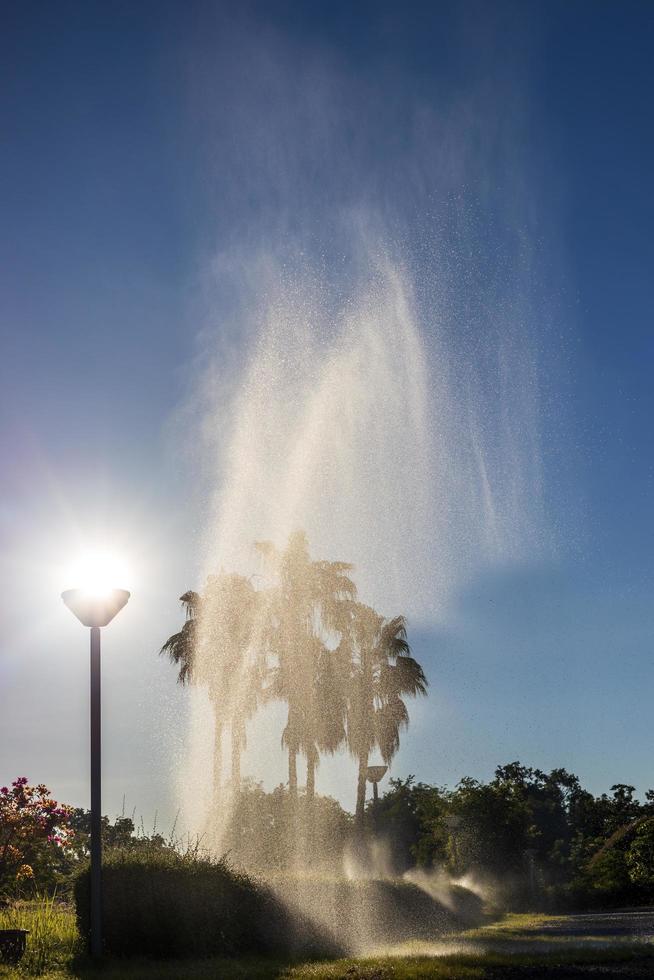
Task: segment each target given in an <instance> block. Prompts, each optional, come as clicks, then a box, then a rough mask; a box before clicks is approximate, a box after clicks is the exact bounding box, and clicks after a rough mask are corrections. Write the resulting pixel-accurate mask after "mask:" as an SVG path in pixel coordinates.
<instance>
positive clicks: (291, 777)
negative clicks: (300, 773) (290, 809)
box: [288, 745, 297, 801]
mask: <svg viewBox="0 0 654 980" xmlns="http://www.w3.org/2000/svg"><path fill="white" fill-rule="evenodd" d="M288 792H289V795H290V797H291V800H293V801H297V748H296V746H295V745H289V747H288Z"/></svg>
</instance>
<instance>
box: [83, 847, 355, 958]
mask: <svg viewBox="0 0 654 980" xmlns="http://www.w3.org/2000/svg"><path fill="white" fill-rule="evenodd" d="M102 887H103V920H102V921H103V938H104V947H105V951H106V952H107V953H110V954H112V955H115V956H151V957H157V958H160V959H168V958H171V957H208V956H236V955H242V954H245V953H264V954H273V955H277V956H289V955H291V956H293V955H305V956H306V955H314V954H318V953H320V954H324V955H329V954H332V953H334V952H337V951H338V949H337V948H336V947H335V946H334V944H333V943H332V942H330V941H326V940H325V939H324V938H323V937H322V935H321V934H320V931H319V930H318V929H316V928H315V927H314V926H312V924H311V923H310V922H309V921H307V920H306V918H305V917H304V916H303V914H302V911H301V910H300V909H295V910H289V909H287V908H286V907H285V905H284V904H283V902H282V901H280V899H279V898H278V897H276V896H275V895H274V894H273V893H272V891H270V890H269V889H268V888H266V887H264V886H262V885H260V884H259V883H257V882H255V881H253V880H252V879H251V878H249V877H248V876H247V875H245V874H241V873H238V872H236V871H234V870H232V869H231V868H230V867H229V866H228V865H227V864H226V863H225V862H214V861H211V860H208V859H201V858H198V857H196V856H190V857H185V856H181V855H179V854H177V853H175V852H174V851H154V852H148V853H135V852H130V851H127V852H125V853H118V854H112V855H109V856H108V857H107V859H106V861H105V863H104V866H103V877H102ZM75 906H76V912H77V923H78V927H79V931H80V934H81V936H82V937H85V938H88V935H89V931H90V874H89V871H88V869H86V870H85V871H83V872H81V873H80V875H79V876H78V878H77V880H76V883H75Z"/></svg>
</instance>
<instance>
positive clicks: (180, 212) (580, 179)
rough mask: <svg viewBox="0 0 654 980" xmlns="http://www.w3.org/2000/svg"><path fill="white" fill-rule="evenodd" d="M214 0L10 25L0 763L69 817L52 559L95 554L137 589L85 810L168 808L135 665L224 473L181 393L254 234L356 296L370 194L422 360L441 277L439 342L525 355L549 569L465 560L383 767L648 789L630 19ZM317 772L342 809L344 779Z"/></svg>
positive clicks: (642, 82) (448, 7) (640, 255)
mask: <svg viewBox="0 0 654 980" xmlns="http://www.w3.org/2000/svg"><path fill="white" fill-rule="evenodd" d="M230 7H231V8H232V9H231V10H230ZM234 7H235V5H228V4H220V3H215V4H208V3H206V4H205V3H198V2H189V3H184V4H182V3H166V2H163V3H162V2H160V3H150V2H142V3H139V4H129V3H114V4H111V5H103V4H96V3H90V4H89V3H64V2H61V3H57V4H41V3H29V4H20V5H13V7H12V8H11V9H10V10H7V11H5V24H4V30H3V37H2V40H1V41H0V44H1V45H2V52H1V63H2V66H3V67H2V75H3V84H2V86H1V90H2V94H1V95H0V118H1V120H2V123H1V125H2V131H3V134H4V136H5V139H4V141H3V142H4V150H3V154H2V159H1V160H0V169H1V171H2V174H1V180H0V184H1V186H2V214H3V223H2V234H1V238H0V248H1V249H2V252H1V261H0V269H1V270H2V271H1V273H0V275H1V284H2V287H1V293H2V332H3V357H2V359H1V362H0V372H1V379H0V399H1V405H2V410H1V413H0V436H1V439H2V446H3V453H2V458H1V460H0V467H1V473H2V497H1V500H0V541H1V544H2V555H3V557H2V563H1V565H0V568H1V570H2V576H3V595H4V597H5V604H4V606H5V608H4V610H3V615H2V617H1V618H0V635H1V636H2V642H1V644H0V651H1V652H0V781H2V780H6V779H9V778H13V777H14V776H15V775H18V774H23V772H24V773H25V774H26V775H28V776H30V777H31V778H33V779H35V780H42V779H43V780H46V781H48V782H49V783H50V784H51V785H52V787H53V789H54V790H55V791H56V792H57V793H58V794H59V795H60V796H62V797H64V798H66V799H70V800H71V801H72V802H80V803H81V802H84V800H85V794H86V752H85V741H84V740H85V724H86V701H85V698H86V675H85V670H86V659H85V650H84V647H83V643H84V638H83V636H82V635H80V632H79V630H78V629H77V628H76V624H75V623H74V622H73V621H72V620H71V622H68V619H67V618H66V616H65V611H63V612H62V611H61V610H60V608H59V605H58V604H59V599H58V588H59V586H58V584H57V583H56V581H55V578H56V575H55V573H54V572H51V568H52V567H53V566H55V565H56V564H57V563H58V562H59V561H61V562H65V556H62V552H65V551H67V550H68V549H69V548H71V549H72V548H73V547H76V546H77V542H78V540H83V539H85V538H86V537H90V538H93V537H98V536H100V537H108V538H110V539H111V540H112V541H114V542H116V543H117V544H119V545H124V546H125V548H127V549H128V550H130V551H131V553H132V554H136V556H137V559H136V565H137V567H140V568H141V573H142V574H141V581H140V583H138V584H140V586H141V588H140V591H139V589H138V588H137V587H136V585H135V589H134V592H135V595H134V599H135V600H136V599H137V597H138V596H140V598H141V601H140V602H134V601H133V603H132V606H131V608H129V611H126V612H125V613H124V615H123V619H122V620H121V621H117V622H116V624H115V626H114V627H113V628H112V633H111V634H109V633H107V646H108V647H110V645H111V644H112V643H113V644H115V651H116V652H115V654H114V660H113V661H112V660H111V659H110V654H109V651H108V653H107V660H106V663H105V680H106V697H107V713H106V722H105V725H106V727H105V737H106V746H107V748H106V768H105V774H106V798H107V800H108V803H107V806H108V808H111V807H113V808H114V809H116V808H119V807H120V800H121V798H122V795H123V793H125V794H126V795H127V797H128V801H129V803H130V804H131V805H132V806H136V807H137V808H139V809H141V810H142V811H143V812H144V813H146V814H151V813H152V812H153V811H154V809H156V808H159V809H160V810H161V811H162V812H164V813H169V812H172V811H174V807H175V803H174V795H175V794H174V788H173V787H174V780H175V777H174V772H173V770H174V769H175V767H176V766H178V765H179V764H180V761H181V757H182V756H183V752H184V740H183V734H181V730H182V729H183V727H184V724H185V722H186V712H187V707H186V702H185V697H186V695H185V693H184V692H180V691H179V690H177V689H176V688H175V686H174V684H173V677H172V674H171V672H170V670H169V669H167V668H166V666H165V664H163V663H162V662H160V661H159V660H158V659H157V657H156V651H157V649H158V647H159V646H160V644H161V641H162V639H163V638H165V636H166V635H167V634H168V633H169V632H170V630H171V629H172V628H173V627H174V626H175V625H176V623H177V622H178V618H179V611H178V608H177V606H176V601H175V600H176V597H177V595H179V594H180V593H181V591H183V590H184V589H185V588H186V587H188V585H189V584H191V583H193V582H194V581H196V578H197V576H198V575H199V573H200V568H201V562H202V557H201V555H202V547H203V545H202V541H203V534H204V531H203V528H204V527H205V522H206V514H207V505H208V503H207V502H208V500H209V499H210V497H211V494H212V492H213V491H215V490H216V489H217V488H216V487H211V486H207V483H206V474H204V475H203V467H202V461H201V460H200V461H198V455H201V445H202V439H201V437H200V435H199V430H200V428H201V425H200V423H199V422H198V421H197V415H198V403H197V398H196V395H195V392H196V391H197V388H198V386H199V380H198V379H199V378H200V377H201V376H202V369H203V366H204V363H205V361H206V358H207V351H208V350H209V349H212V350H213V349H214V348H215V349H216V350H218V351H220V352H222V354H224V353H225V351H228V352H229V357H230V364H232V363H233V364H234V365H235V366H236V368H237V369H238V368H239V367H240V366H242V365H243V364H247V361H248V357H249V352H250V345H251V342H252V335H251V329H250V328H249V327H248V326H246V323H247V322H249V320H248V318H251V317H252V315H253V313H252V304H253V296H256V287H255V286H254V285H253V283H252V279H253V276H255V275H256V271H255V272H254V273H253V269H254V270H256V269H257V262H258V261H259V259H260V256H261V254H262V252H265V253H266V254H270V253H272V254H274V256H275V260H276V261H278V262H279V263H281V264H284V263H287V264H291V265H292V264H293V263H294V262H297V261H298V255H301V256H303V257H304V258H303V260H302V261H305V260H306V261H307V262H310V263H311V264H312V265H313V266H319V267H320V269H321V270H322V272H323V273H324V276H325V277H326V279H327V280H328V281H329V282H334V281H336V280H339V277H340V278H344V279H348V278H349V277H350V276H353V275H354V274H353V273H352V271H351V269H352V265H353V264H354V261H355V259H356V254H355V253H356V246H355V245H353V244H352V238H351V227H352V226H351V224H350V223H348V222H347V221H344V220H343V214H344V213H345V212H347V213H352V212H353V211H355V212H359V211H361V210H363V211H365V212H366V214H369V213H374V214H375V216H376V218H377V219H378V220H379V221H380V223H381V224H383V226H384V228H385V230H386V234H387V235H388V237H389V238H390V240H391V242H392V249H393V250H394V252H396V253H401V254H402V255H403V256H404V257H405V258H406V262H407V264H408V265H409V266H410V268H411V269H412V270H413V272H414V275H415V279H416V282H417V288H416V292H417V304H418V306H419V308H420V310H421V313H422V319H423V322H424V323H425V324H426V327H425V332H426V334H427V336H426V343H427V344H428V345H429V343H430V337H429V326H428V325H429V322H430V321H429V311H430V309H431V304H432V301H433V298H434V296H435V295H437V299H438V300H439V302H441V303H443V304H445V305H447V309H448V312H447V315H446V321H447V330H448V331H450V333H449V334H448V336H450V335H451V336H455V335H456V336H457V337H459V338H461V337H465V338H467V339H466V341H465V344H463V345H462V347H461V348H460V350H461V351H463V353H464V354H465V351H466V350H468V351H469V350H471V349H474V345H475V342H476V338H475V331H476V330H477V329H478V325H479V324H483V323H485V322H486V320H487V319H490V320H491V321H493V322H494V318H495V319H496V320H497V322H498V323H500V327H498V329H503V327H502V326H501V324H503V322H504V318H505V315H506V312H507V311H510V314H511V315H510V319H511V322H512V323H514V322H515V325H516V326H515V329H516V330H517V329H518V327H519V328H520V330H522V329H523V328H524V331H525V332H526V334H528V337H529V344H530V350H532V351H535V352H536V356H537V359H538V363H539V371H540V393H539V404H538V414H539V428H540V432H539V437H540V443H539V447H540V448H539V453H540V456H541V462H542V468H543V476H542V483H540V484H539V487H538V494H540V495H541V496H542V498H543V503H542V508H543V512H544V514H545V517H544V518H543V521H542V526H541V525H539V529H538V537H539V539H540V541H541V543H542V541H543V540H544V541H545V544H544V546H543V548H542V553H540V552H539V554H538V555H537V556H534V560H533V561H524V560H523V561H522V562H521V563H520V564H517V565H507V564H506V563H504V564H502V565H501V566H499V565H498V566H491V567H489V566H487V565H483V566H481V565H480V566H479V567H478V568H476V569H475V570H474V572H472V573H471V574H470V575H469V576H467V578H466V579H465V580H462V581H461V582H460V583H459V585H458V586H457V592H456V596H455V597H454V598H453V600H452V603H451V608H450V612H449V614H448V617H447V622H443V623H440V624H439V625H438V627H433V628H427V626H423V625H422V624H417V625H416V630H415V634H414V640H415V646H416V650H417V651H419V653H420V656H421V657H422V659H424V661H425V663H426V666H427V669H428V673H429V676H430V679H431V682H432V695H431V697H430V699H429V701H427V702H425V703H424V704H421V705H420V706H419V707H418V708H417V709H416V711H415V716H414V725H413V730H412V732H411V733H410V735H409V736H407V738H406V739H405V743H404V745H403V748H402V750H401V753H400V756H399V758H398V760H397V762H396V764H395V771H396V772H397V773H398V774H405V773H407V772H416V773H417V774H418V775H419V776H420V777H421V778H424V779H426V780H431V781H435V782H450V783H452V782H454V781H455V780H456V778H458V776H460V775H464V774H468V775H474V776H478V777H480V778H486V777H488V776H489V775H490V774H491V773H492V769H493V767H494V765H495V764H499V763H502V762H506V761H509V760H511V759H514V758H520V759H521V761H523V762H525V763H527V764H533V765H539V766H542V767H545V768H547V767H550V766H552V767H553V766H559V765H564V766H566V767H567V768H568V769H570V770H572V771H574V772H576V773H577V774H578V775H579V776H580V777H581V778H582V780H584V781H585V782H587V783H588V785H589V786H590V787H591V788H592V789H593V790H595V791H598V792H599V791H601V790H603V789H606V788H608V786H609V785H611V783H613V782H615V781H631V782H633V783H634V784H636V785H637V787H638V790H639V792H643V791H644V790H645V789H646V788H648V787H649V786H650V785H652V782H653V781H654V777H653V776H651V774H650V762H649V752H648V747H649V744H650V727H651V726H650V710H649V705H650V697H649V692H650V691H651V690H652V687H653V686H654V667H653V666H652V657H651V650H652V641H653V639H654V613H653V612H652V603H651V594H652V584H653V583H652V578H653V574H652V573H653V571H654V547H653V544H654V540H653V533H652V526H653V525H652V491H653V489H654V487H653V479H654V473H653V469H652V461H653V455H652V448H653V447H652V427H651V418H652V411H653V409H654V405H653V400H654V393H653V387H652V384H651V365H652V354H653V347H654V334H653V331H652V309H653V305H654V304H653V300H654V279H653V277H652V275H651V269H652V259H653V258H654V255H653V253H654V245H653V244H652V236H651V228H652V223H653V218H654V195H653V193H652V186H651V174H652V172H653V170H654V167H653V165H654V135H653V132H652V127H651V124H650V121H649V117H650V115H651V105H650V102H651V91H652V83H653V82H654V78H653V77H652V75H653V73H654V69H652V58H651V53H652V50H653V41H654V11H653V10H652V7H651V5H650V4H648V3H645V2H626V3H622V4H619V5H618V4H610V3H604V2H599V3H598V2H582V0H578V2H576V3H557V2H549V3H536V2H526V3H515V4H513V3H496V4H493V5H489V4H485V3H483V4H477V3H467V2H461V3H457V4H454V3H452V4H438V5H436V4H428V3H425V4H421V3H418V2H415V3H412V4H408V5H404V6H403V7H401V8H398V7H397V5H396V4H391V3H384V2H376V3H359V4H356V5H353V4H349V3H338V2H331V3H329V4H327V3H313V4H300V3H290V2H289V3H278V4H274V5H273V4H256V3H252V4H246V5H239V10H238V12H235V10H234V9H233V8H234ZM461 229H463V231H462V230H461ZM468 246H469V254H467V253H466V248H467V247H468ZM435 255H437V256H438V268H439V275H440V277H441V280H440V281H441V282H443V281H444V282H446V284H447V285H446V286H442V285H439V287H438V289H437V290H435V291H434V290H433V289H432V286H431V283H432V278H431V276H432V271H431V264H432V262H433V261H434V256H435ZM512 329H513V327H512ZM521 336H522V334H521ZM235 377H237V378H238V377H239V373H238V370H236V371H235ZM225 385H226V388H227V387H228V385H227V382H225ZM194 427H195V428H194ZM194 433H196V434H197V444H198V445H197V446H195V447H194V446H193V442H194V441H195V436H194ZM189 444H191V445H189ZM198 447H200V448H198ZM500 464H501V460H500ZM218 489H219V488H218ZM534 495H536V490H534ZM71 542H74V543H71ZM530 547H531V545H530ZM343 557H348V556H347V555H344V556H343ZM44 569H45V570H46V571H44ZM69 618H70V617H69ZM78 647H79V648H80V649H79V651H78V649H77V648H78ZM112 715H113V718H114V719H116V720H118V719H119V722H120V723H119V724H117V725H116V729H115V731H114V734H113V736H112V734H111V728H110V727H109V726H111V723H112V722H111V719H112ZM19 770H20V772H19ZM321 772H322V777H321V778H322V779H323V788H324V789H325V790H329V791H331V792H335V793H339V794H340V795H341V796H342V798H343V799H344V800H345V802H346V803H350V802H351V800H350V799H349V796H348V794H349V793H350V790H349V783H348V786H347V788H343V785H342V780H343V777H342V772H341V770H340V769H339V768H338V764H337V763H333V764H329V765H326V766H324V767H323V770H322V771H321ZM254 775H258V773H256V772H255V773H254ZM348 779H349V777H348ZM350 795H351V794H350Z"/></svg>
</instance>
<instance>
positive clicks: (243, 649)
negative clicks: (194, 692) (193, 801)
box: [161, 573, 262, 791]
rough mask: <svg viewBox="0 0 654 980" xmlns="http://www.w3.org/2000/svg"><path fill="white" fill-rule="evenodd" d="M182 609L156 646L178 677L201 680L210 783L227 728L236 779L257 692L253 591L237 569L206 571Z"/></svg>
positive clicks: (235, 783) (218, 775)
mask: <svg viewBox="0 0 654 980" xmlns="http://www.w3.org/2000/svg"><path fill="white" fill-rule="evenodd" d="M180 601H181V602H182V604H183V606H184V608H185V610H186V622H185V623H184V625H183V626H182V629H181V630H180V631H179V632H178V633H175V634H173V636H171V637H169V638H168V640H166V642H165V643H164V645H163V647H162V648H161V653H163V654H167V655H168V657H169V658H170V660H171V661H172V662H173V663H174V664H176V665H177V666H178V668H179V673H178V681H179V682H180V683H182V684H185V683H187V682H194V683H198V684H204V685H205V686H206V688H207V692H208V694H209V698H210V700H211V703H212V706H213V710H214V717H215V743H214V787H215V788H216V791H217V790H218V789H219V787H220V784H221V781H222V737H223V732H224V729H225V726H226V725H228V726H229V727H230V729H231V754H232V765H231V776H232V787H233V789H234V790H235V791H237V790H238V788H239V787H240V782H241V752H242V750H243V748H244V746H245V726H246V722H247V720H248V718H250V717H251V715H252V714H253V713H254V711H255V710H256V706H257V703H258V699H259V696H260V692H261V683H262V682H261V676H262V664H261V658H260V648H259V646H258V645H257V637H258V633H257V630H258V627H259V618H258V615H257V613H258V609H259V596H258V593H257V591H256V590H255V588H254V586H253V585H252V583H251V581H250V580H249V579H247V578H245V577H243V576H242V575H236V574H227V573H221V574H219V575H210V576H209V578H208V579H207V582H206V586H205V589H204V592H202V593H197V592H185V593H184V595H183V596H181V599H180Z"/></svg>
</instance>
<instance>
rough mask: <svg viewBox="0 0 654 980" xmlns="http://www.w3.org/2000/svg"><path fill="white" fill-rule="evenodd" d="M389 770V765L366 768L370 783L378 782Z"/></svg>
mask: <svg viewBox="0 0 654 980" xmlns="http://www.w3.org/2000/svg"><path fill="white" fill-rule="evenodd" d="M387 772H388V766H368V768H367V770H366V779H367V780H368V782H369V783H378V782H379V780H380V779H382V778H383V777H384V776H385V775H386V773H387Z"/></svg>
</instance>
